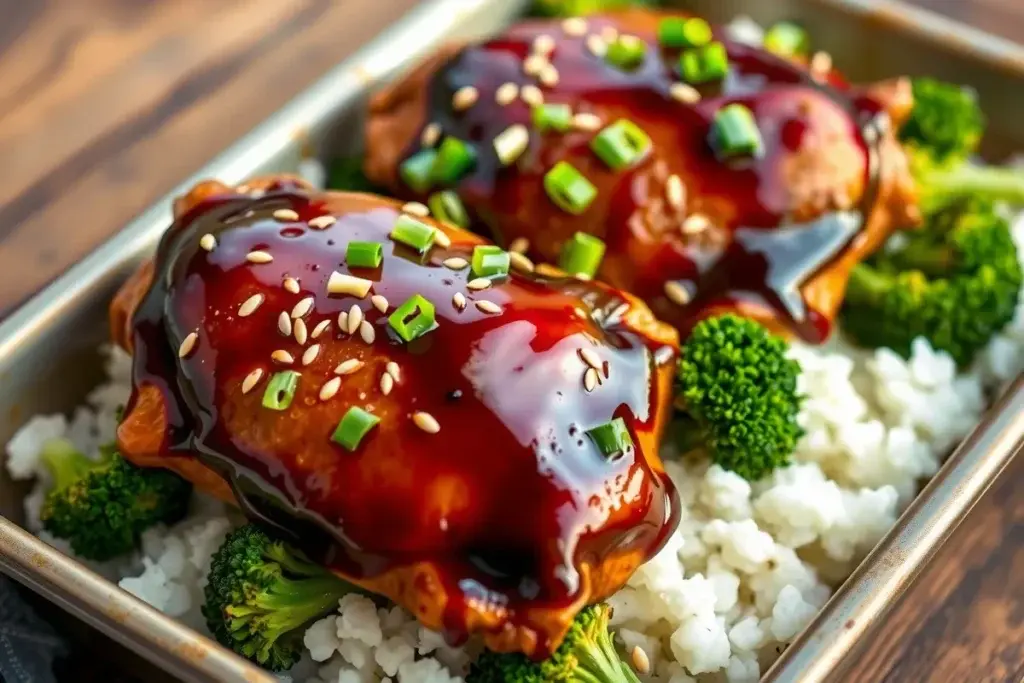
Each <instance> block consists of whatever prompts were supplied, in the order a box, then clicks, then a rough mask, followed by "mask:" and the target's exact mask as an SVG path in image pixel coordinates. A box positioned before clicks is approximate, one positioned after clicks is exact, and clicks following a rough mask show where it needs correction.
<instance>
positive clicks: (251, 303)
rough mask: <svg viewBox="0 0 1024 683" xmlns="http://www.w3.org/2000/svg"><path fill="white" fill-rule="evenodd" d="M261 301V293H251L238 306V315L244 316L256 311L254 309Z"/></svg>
mask: <svg viewBox="0 0 1024 683" xmlns="http://www.w3.org/2000/svg"><path fill="white" fill-rule="evenodd" d="M262 303H263V295H262V294H253V295H252V296H250V297H249V298H248V299H246V300H245V301H243V302H242V305H241V306H239V307H238V315H239V317H242V318H245V317H247V316H250V315H252V314H253V313H255V312H256V309H257V308H259V307H260V304H262Z"/></svg>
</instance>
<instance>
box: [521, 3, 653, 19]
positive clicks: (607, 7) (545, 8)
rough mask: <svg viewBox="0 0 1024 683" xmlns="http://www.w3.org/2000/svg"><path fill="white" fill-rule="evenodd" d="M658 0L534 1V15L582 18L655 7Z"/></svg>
mask: <svg viewBox="0 0 1024 683" xmlns="http://www.w3.org/2000/svg"><path fill="white" fill-rule="evenodd" d="M658 4H659V3H658V1H657V0H534V3H533V9H532V14H534V15H535V16H541V17H582V16H586V15H588V14H598V13H601V12H611V11H614V10H618V9H623V8H625V7H655V6H657V5H658Z"/></svg>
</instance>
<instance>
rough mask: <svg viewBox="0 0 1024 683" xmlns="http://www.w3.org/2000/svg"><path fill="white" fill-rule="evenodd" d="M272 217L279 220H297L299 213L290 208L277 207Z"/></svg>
mask: <svg viewBox="0 0 1024 683" xmlns="http://www.w3.org/2000/svg"><path fill="white" fill-rule="evenodd" d="M274 218H275V219H277V220H279V221H283V222H285V221H297V220H299V214H297V213H295V212H294V211H292V210H291V209H278V210H277V211H275V212H274Z"/></svg>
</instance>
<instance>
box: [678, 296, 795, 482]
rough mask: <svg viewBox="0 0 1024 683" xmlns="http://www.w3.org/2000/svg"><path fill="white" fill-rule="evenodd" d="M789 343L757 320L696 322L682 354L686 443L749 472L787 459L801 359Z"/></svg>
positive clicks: (753, 474) (756, 473)
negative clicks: (791, 356) (795, 356)
mask: <svg viewBox="0 0 1024 683" xmlns="http://www.w3.org/2000/svg"><path fill="white" fill-rule="evenodd" d="M787 349H788V345H787V344H786V342H785V341H784V340H782V339H780V338H778V337H775V336H773V335H771V334H770V333H769V332H768V331H767V330H766V329H765V328H764V327H762V326H761V325H759V324H758V323H756V322H754V321H752V320H748V319H746V318H741V317H739V316H736V315H723V316H720V317H717V318H709V319H707V320H703V321H701V322H700V323H698V324H697V325H696V326H695V327H694V329H693V332H692V333H691V334H690V338H689V339H688V340H687V341H686V344H685V345H684V346H683V353H682V360H681V361H680V362H679V382H680V385H681V393H680V396H679V401H677V402H678V403H679V404H681V407H682V408H683V410H684V411H685V412H686V415H687V419H685V420H684V421H681V424H680V425H679V427H680V428H681V430H682V444H681V445H682V446H683V449H684V450H687V449H689V448H696V447H702V448H704V449H705V450H706V451H707V452H708V454H709V455H710V457H711V459H712V460H713V461H714V462H716V463H718V464H719V465H721V466H722V467H724V468H725V469H727V470H732V471H733V472H736V473H737V474H739V475H740V476H741V477H743V478H745V479H750V480H756V479H760V478H761V477H763V476H765V475H766V474H768V473H770V472H771V471H772V470H773V469H775V468H776V467H781V466H783V465H785V464H786V463H787V462H788V460H789V457H790V455H791V454H792V453H793V449H794V448H795V447H796V443H797V441H798V440H799V439H800V437H801V435H802V434H803V430H802V429H801V428H800V426H799V425H798V424H797V421H796V417H797V413H798V412H799V411H800V403H801V397H800V395H799V394H798V393H797V377H798V376H799V374H800V365H799V364H798V363H797V362H796V361H794V360H791V359H789V358H787V357H786V351H787Z"/></svg>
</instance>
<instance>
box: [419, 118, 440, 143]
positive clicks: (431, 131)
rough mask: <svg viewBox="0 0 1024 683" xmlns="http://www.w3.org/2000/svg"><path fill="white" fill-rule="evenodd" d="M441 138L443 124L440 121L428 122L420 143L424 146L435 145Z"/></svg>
mask: <svg viewBox="0 0 1024 683" xmlns="http://www.w3.org/2000/svg"><path fill="white" fill-rule="evenodd" d="M440 139H441V124H440V123H433V122H432V123H428V124H427V125H426V126H424V127H423V133H421V134H420V144H422V145H423V146H424V147H433V146H434V145H436V144H437V141H438V140H440Z"/></svg>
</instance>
